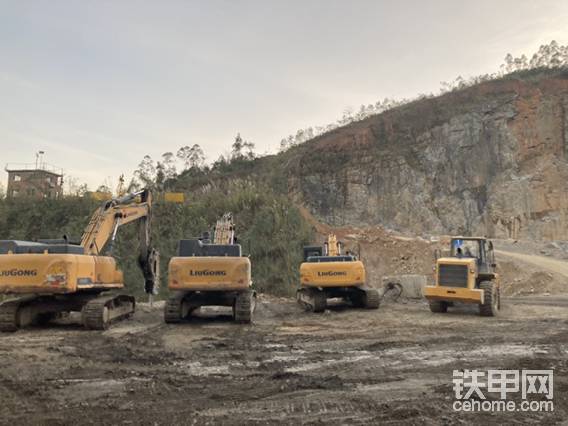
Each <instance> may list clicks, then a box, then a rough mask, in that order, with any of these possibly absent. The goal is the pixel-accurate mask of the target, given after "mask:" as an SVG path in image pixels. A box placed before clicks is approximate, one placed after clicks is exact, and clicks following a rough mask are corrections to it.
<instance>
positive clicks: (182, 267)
mask: <svg viewBox="0 0 568 426" xmlns="http://www.w3.org/2000/svg"><path fill="white" fill-rule="evenodd" d="M168 271H169V272H168V288H169V289H170V292H171V294H172V296H171V297H170V299H169V300H168V301H167V302H166V307H165V312H164V318H165V321H166V322H167V323H176V322H180V321H183V320H186V319H188V318H189V317H190V315H191V313H192V312H193V311H195V310H197V309H199V308H200V307H201V306H208V305H214V306H230V307H232V308H233V316H234V319H235V321H237V322H242V323H250V322H251V321H252V314H253V312H254V307H255V300H256V293H255V292H254V290H252V280H251V263H250V260H249V258H248V257H245V256H243V255H242V253H241V246H240V245H239V244H237V243H236V236H235V226H234V224H233V218H232V216H231V214H230V213H226V214H224V215H223V217H222V218H221V219H219V220H218V221H217V224H216V226H215V229H214V232H213V240H212V241H211V235H210V233H209V232H205V233H204V234H203V235H202V236H201V238H193V239H188V240H181V241H180V242H179V246H178V255H177V256H176V257H173V258H172V259H171V260H170V264H169V268H168Z"/></svg>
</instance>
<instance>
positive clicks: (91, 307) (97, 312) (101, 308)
mask: <svg viewBox="0 0 568 426" xmlns="http://www.w3.org/2000/svg"><path fill="white" fill-rule="evenodd" d="M135 306H136V302H135V300H134V298H133V297H132V296H127V295H124V294H120V295H102V296H98V297H96V298H94V299H92V300H90V301H88V302H87V303H86V304H85V306H83V309H82V311H81V315H82V318H83V325H84V326H85V328H87V329H90V330H106V329H107V328H108V327H109V326H110V324H111V323H112V322H113V321H116V320H119V319H122V318H126V317H128V316H130V315H132V314H133V313H134V309H135Z"/></svg>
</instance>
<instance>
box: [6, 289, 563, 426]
mask: <svg viewBox="0 0 568 426" xmlns="http://www.w3.org/2000/svg"><path fill="white" fill-rule="evenodd" d="M220 313H221V312H220V311H219V310H215V311H211V310H204V312H202V313H201V314H200V315H201V316H202V317H203V318H197V319H195V320H193V321H192V322H190V323H187V324H181V325H166V324H164V323H163V321H162V312H161V306H160V304H156V305H155V306H154V307H153V308H150V307H149V306H148V305H142V306H139V309H138V311H137V313H136V314H135V316H134V317H133V318H131V319H129V320H126V321H123V322H121V323H119V324H116V325H115V326H114V327H112V329H110V330H108V331H105V332H99V331H85V330H83V329H81V328H80V327H79V326H77V325H73V324H59V325H51V326H49V327H47V328H35V329H27V330H20V331H18V332H16V333H13V334H3V335H0V360H1V365H2V367H1V369H0V400H1V401H2V403H1V405H0V422H1V423H2V424H12V425H13V424H29V423H31V424H71V423H75V424H77V423H82V424H94V423H105V424H172V423H183V424H230V425H233V424H234V425H241V424H268V423H271V424H370V423H379V422H380V423H415V424H417V423H424V422H428V423H431V422H435V423H448V424H449V423H452V424H453V423H460V422H462V423H480V422H492V423H493V422H500V423H503V422H505V423H526V422H543V421H544V422H547V423H556V422H561V421H562V420H564V419H566V418H567V417H568V400H567V391H568V378H567V370H568V295H567V296H558V295H557V296H548V297H547V296H539V297H534V296H532V297H531V296H529V297H525V298H523V297H517V298H514V299H506V300H504V303H503V310H502V313H501V315H500V316H499V317H498V318H481V317H479V316H477V313H476V310H475V309H473V308H472V307H471V308H470V307H460V308H455V309H454V310H453V311H452V312H449V313H448V314H432V313H430V311H429V310H428V307H427V305H426V304H425V303H424V302H420V301H419V302H416V301H407V300H400V299H399V300H398V301H397V302H393V301H389V302H388V303H387V302H386V301H385V303H384V304H383V305H381V308H380V309H379V310H377V311H365V310H353V309H346V308H342V307H335V308H332V309H330V310H328V311H326V313H324V314H319V315H318V314H310V313H305V312H303V311H302V310H301V309H300V307H298V306H297V305H296V304H295V302H294V301H293V300H291V299H276V298H267V297H261V298H260V300H259V304H258V309H257V312H256V318H255V323H254V325H250V326H243V325H237V324H233V323H232V322H231V320H230V318H229V317H228V316H224V315H219V314H220ZM489 368H494V369H523V368H524V369H554V372H555V376H554V380H555V385H554V404H555V405H554V412H553V413H520V412H518V413H492V414H482V415H480V414H471V413H454V412H453V410H452V403H453V402H454V394H453V391H452V371H453V370H454V369H457V370H462V369H481V370H484V371H485V370H487V369H489ZM513 399H518V398H513Z"/></svg>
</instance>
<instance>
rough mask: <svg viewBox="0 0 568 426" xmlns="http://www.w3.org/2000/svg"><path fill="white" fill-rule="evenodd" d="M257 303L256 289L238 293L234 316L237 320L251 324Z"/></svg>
mask: <svg viewBox="0 0 568 426" xmlns="http://www.w3.org/2000/svg"><path fill="white" fill-rule="evenodd" d="M255 303H256V294H255V293H254V291H250V290H247V291H243V292H240V293H239V294H237V297H236V298H235V305H234V308H233V316H234V318H235V321H236V322H240V323H245V324H249V323H250V322H251V321H252V314H253V312H254V308H255Z"/></svg>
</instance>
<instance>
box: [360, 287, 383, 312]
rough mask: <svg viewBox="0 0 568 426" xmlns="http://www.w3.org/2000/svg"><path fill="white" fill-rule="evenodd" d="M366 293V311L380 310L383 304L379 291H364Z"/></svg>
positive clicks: (367, 289)
mask: <svg viewBox="0 0 568 426" xmlns="http://www.w3.org/2000/svg"><path fill="white" fill-rule="evenodd" d="M363 291H364V292H365V298H364V306H363V307H364V308H365V309H378V308H379V305H380V304H381V296H380V295H379V291H378V290H377V289H374V288H366V289H363Z"/></svg>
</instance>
